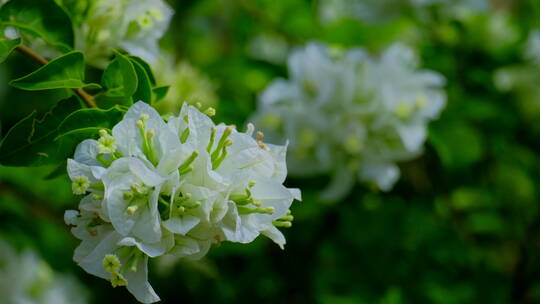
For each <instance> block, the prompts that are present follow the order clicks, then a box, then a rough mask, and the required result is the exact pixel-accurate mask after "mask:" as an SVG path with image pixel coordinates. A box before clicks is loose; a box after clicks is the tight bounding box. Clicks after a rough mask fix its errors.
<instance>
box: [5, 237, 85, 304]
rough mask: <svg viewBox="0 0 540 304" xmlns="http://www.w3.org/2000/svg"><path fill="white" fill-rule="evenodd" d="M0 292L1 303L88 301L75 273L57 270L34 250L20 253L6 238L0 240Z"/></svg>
mask: <svg viewBox="0 0 540 304" xmlns="http://www.w3.org/2000/svg"><path fill="white" fill-rule="evenodd" d="M0 295H2V300H1V301H2V303H25V304H84V303H87V297H86V291H85V290H84V289H83V288H82V286H80V284H79V283H78V282H77V281H76V280H75V279H74V278H73V277H72V276H68V275H63V274H59V273H55V272H54V271H53V270H52V269H51V268H50V267H49V265H48V264H47V263H46V262H45V261H43V260H41V259H40V258H39V257H38V255H37V254H36V253H35V252H33V251H31V250H29V249H27V250H24V251H23V252H20V253H19V252H17V251H16V250H15V249H14V248H12V247H11V246H10V245H8V244H7V243H6V242H4V241H0Z"/></svg>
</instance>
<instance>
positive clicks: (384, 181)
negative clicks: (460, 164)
mask: <svg viewBox="0 0 540 304" xmlns="http://www.w3.org/2000/svg"><path fill="white" fill-rule="evenodd" d="M288 67H289V77H290V79H289V80H285V79H277V80H275V81H274V82H273V83H271V84H270V85H269V86H268V88H267V89H266V90H265V91H264V92H263V93H262V94H261V95H260V98H259V107H258V111H257V113H256V114H255V116H254V120H255V121H256V122H257V123H258V125H259V126H260V127H261V128H262V129H263V130H264V131H265V133H266V134H267V135H268V136H269V138H270V139H271V140H275V141H278V142H279V141H285V139H289V140H290V146H289V148H290V150H291V154H290V156H289V162H288V165H289V169H290V171H291V174H294V175H315V174H326V173H332V174H333V176H334V178H333V183H332V184H331V186H330V187H329V188H328V189H327V190H326V191H325V192H324V197H325V198H326V199H329V200H334V199H337V198H339V197H341V196H343V195H345V194H347V193H348V191H349V189H350V188H351V187H352V185H353V184H354V175H355V174H356V175H357V176H358V179H360V180H362V181H366V182H370V183H372V184H374V185H376V186H377V187H378V188H379V189H381V190H384V191H388V190H390V189H391V188H392V186H393V185H394V183H395V182H396V180H397V179H398V177H399V169H398V167H397V165H396V162H398V161H402V160H408V159H411V158H413V157H415V156H417V155H419V154H420V153H421V151H422V146H423V143H424V141H425V139H426V128H427V123H428V122H429V121H430V120H432V119H435V118H436V117H437V116H438V115H439V112H440V111H441V109H442V108H443V106H444V105H445V95H444V92H443V91H442V90H441V86H442V85H443V83H444V78H443V77H442V76H441V75H439V74H437V73H434V72H431V71H427V70H419V69H418V58H417V57H416V56H415V55H414V53H413V52H412V50H411V49H409V48H407V47H406V46H404V45H401V44H394V45H392V46H391V47H389V48H388V49H386V50H385V51H384V52H383V53H382V54H381V55H380V57H377V58H374V57H371V56H369V55H368V54H367V52H366V51H365V50H363V49H359V48H355V49H351V50H347V51H344V50H342V49H337V48H330V47H328V46H326V45H323V44H319V43H310V44H308V45H307V46H306V47H305V48H303V49H297V50H295V51H293V53H292V54H291V56H290V57H289V62H288Z"/></svg>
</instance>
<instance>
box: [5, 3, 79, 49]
mask: <svg viewBox="0 0 540 304" xmlns="http://www.w3.org/2000/svg"><path fill="white" fill-rule="evenodd" d="M0 24H1V25H3V26H13V27H16V28H18V29H19V30H21V31H24V32H26V33H29V34H31V35H33V36H36V37H39V38H41V39H43V40H44V41H45V42H47V43H48V44H50V45H52V46H53V47H55V48H57V49H58V50H60V51H62V52H68V51H70V50H71V49H72V48H73V41H74V35H73V26H72V23H71V20H70V18H69V16H68V15H67V13H66V12H65V11H64V10H63V9H62V8H61V7H60V6H58V5H57V4H56V3H55V2H54V1H53V0H39V1H36V0H15V1H9V2H8V3H6V4H4V5H3V6H2V7H1V8H0Z"/></svg>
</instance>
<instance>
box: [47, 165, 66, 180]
mask: <svg viewBox="0 0 540 304" xmlns="http://www.w3.org/2000/svg"><path fill="white" fill-rule="evenodd" d="M66 167H67V160H65V161H63V162H61V163H60V164H59V165H58V166H56V167H55V168H54V170H52V171H51V172H50V173H49V174H47V176H45V177H44V178H43V179H45V180H49V179H53V178H57V177H58V176H61V175H62V174H65V173H66Z"/></svg>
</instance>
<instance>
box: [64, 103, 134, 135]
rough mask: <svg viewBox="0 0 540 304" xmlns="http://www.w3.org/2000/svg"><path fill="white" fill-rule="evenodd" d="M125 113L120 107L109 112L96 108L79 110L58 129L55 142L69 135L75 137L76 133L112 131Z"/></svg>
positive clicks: (69, 116) (68, 117)
mask: <svg viewBox="0 0 540 304" xmlns="http://www.w3.org/2000/svg"><path fill="white" fill-rule="evenodd" d="M124 112H125V111H124V109H122V108H121V107H119V106H115V107H113V108H110V109H108V110H102V109H94V108H92V109H80V110H77V111H75V112H73V113H71V114H70V115H68V116H67V117H66V118H65V119H64V121H62V123H61V124H60V126H59V127H58V136H57V137H56V138H55V140H59V139H61V138H62V137H64V136H66V135H68V134H71V135H73V134H74V133H76V132H79V131H84V132H86V131H88V130H90V129H95V130H96V134H97V131H99V130H101V129H108V130H111V129H112V128H113V127H114V125H116V124H117V123H118V122H119V121H120V120H122V117H123V116H124Z"/></svg>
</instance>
